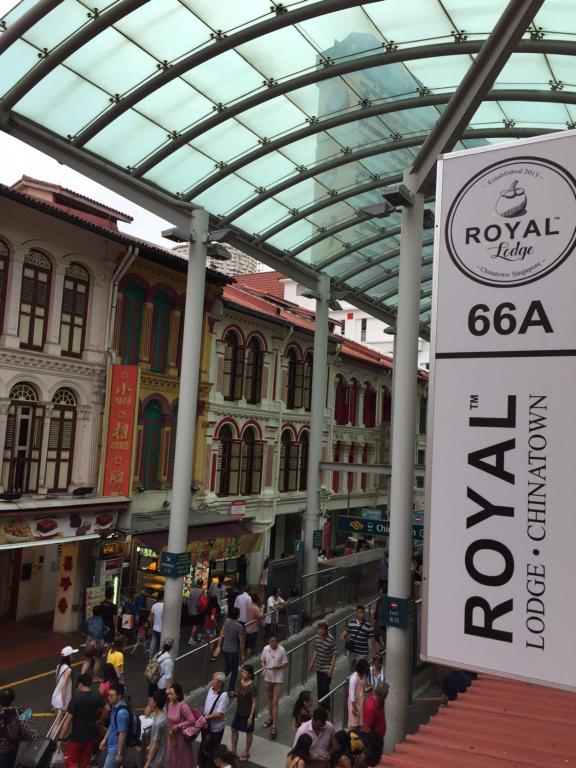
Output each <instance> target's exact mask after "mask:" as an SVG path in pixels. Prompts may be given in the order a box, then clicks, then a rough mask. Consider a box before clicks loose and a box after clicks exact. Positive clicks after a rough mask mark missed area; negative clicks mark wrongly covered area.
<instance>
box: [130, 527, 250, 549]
mask: <svg viewBox="0 0 576 768" xmlns="http://www.w3.org/2000/svg"><path fill="white" fill-rule="evenodd" d="M252 535H254V534H252V532H251V531H250V530H249V529H248V528H247V527H246V526H245V525H244V524H243V523H240V522H238V521H237V520H232V521H230V522H229V523H216V524H214V525H192V526H190V528H188V539H187V543H188V544H192V543H193V542H195V541H212V540H215V539H233V538H237V537H240V536H252ZM136 538H137V539H138V541H139V542H140V544H141V545H142V546H143V547H147V548H148V549H153V550H154V552H161V551H162V549H163V548H164V547H165V546H166V545H167V544H168V530H165V531H149V532H148V533H137V534H136Z"/></svg>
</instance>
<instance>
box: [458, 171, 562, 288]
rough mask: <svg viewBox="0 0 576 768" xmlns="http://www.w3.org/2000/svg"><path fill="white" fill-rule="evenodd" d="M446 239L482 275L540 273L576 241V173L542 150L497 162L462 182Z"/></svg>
mask: <svg viewBox="0 0 576 768" xmlns="http://www.w3.org/2000/svg"><path fill="white" fill-rule="evenodd" d="M445 239H446V246H447V249H448V253H449V254H450V257H451V259H452V261H453V262H454V264H455V265H456V266H457V267H458V269H459V270H460V271H461V272H463V273H464V274H465V275H466V276H467V277H469V278H470V279H472V280H475V281H476V282H478V283H483V284H484V285H495V286H499V287H505V286H517V285H525V284H526V283H531V282H533V281H534V280H539V279H541V278H542V277H544V276H545V275H547V274H549V273H550V272H552V271H553V270H555V269H556V268H557V267H558V266H560V264H562V262H563V261H565V259H567V258H568V256H569V255H570V254H571V253H572V251H573V250H574V246H575V245H576V180H575V179H574V178H573V177H572V175H571V174H570V173H568V171H566V169H565V168H562V167H561V166H560V165H558V164H557V163H554V162H552V161H551V160H545V159H542V158H538V157H518V158H513V159H509V160H502V161H500V162H499V163H495V164H494V165H491V166H489V167H488V168H486V169H484V170H483V171H481V172H479V173H477V174H476V175H475V176H473V177H472V178H471V179H469V180H468V181H467V182H466V184H465V185H464V186H463V187H462V188H461V189H460V190H459V192H458V194H457V195H456V197H455V199H454V201H453V202H452V205H451V206H450V209H449V211H448V216H447V219H446V228H445Z"/></svg>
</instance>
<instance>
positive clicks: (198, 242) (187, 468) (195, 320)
mask: <svg viewBox="0 0 576 768" xmlns="http://www.w3.org/2000/svg"><path fill="white" fill-rule="evenodd" d="M190 230H191V240H190V248H189V257H188V276H187V280H186V304H185V308H184V329H183V331H184V332H183V338H182V364H181V372H180V394H179V400H178V430H177V432H176V450H175V454H174V479H173V482H172V504H171V508H170V528H169V532H168V551H169V552H176V553H179V552H185V551H186V543H187V538H188V523H189V516H190V501H191V497H192V491H191V483H192V462H193V459H194V438H195V433H196V405H197V400H198V382H199V378H200V374H199V372H200V350H201V346H202V323H203V318H204V284H205V281H206V241H207V234H208V213H207V211H205V210H203V209H202V208H197V209H196V210H194V211H193V212H192V220H191V223H190ZM182 582H183V579H182V578H178V579H172V578H168V579H166V585H165V590H164V620H163V623H162V639H164V638H165V637H172V638H174V640H175V646H174V653H175V655H176V656H177V655H178V641H179V639H180V618H181V613H182Z"/></svg>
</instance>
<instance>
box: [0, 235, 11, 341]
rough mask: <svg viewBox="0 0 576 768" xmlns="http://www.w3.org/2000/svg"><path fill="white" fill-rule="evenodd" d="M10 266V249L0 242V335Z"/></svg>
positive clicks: (2, 241)
mask: <svg viewBox="0 0 576 768" xmlns="http://www.w3.org/2000/svg"><path fill="white" fill-rule="evenodd" d="M9 265H10V249H9V248H8V246H7V245H6V243H5V242H4V240H0V333H2V330H3V327H4V315H5V314H6V291H7V286H8V267H9Z"/></svg>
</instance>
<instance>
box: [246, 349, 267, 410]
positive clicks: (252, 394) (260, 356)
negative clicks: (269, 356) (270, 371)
mask: <svg viewBox="0 0 576 768" xmlns="http://www.w3.org/2000/svg"><path fill="white" fill-rule="evenodd" d="M263 367H264V352H263V351H262V346H261V344H260V340H259V339H258V337H257V336H252V338H251V339H250V341H249V342H248V355H247V359H246V402H247V403H251V404H255V403H259V402H260V401H261V400H262V370H263Z"/></svg>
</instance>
